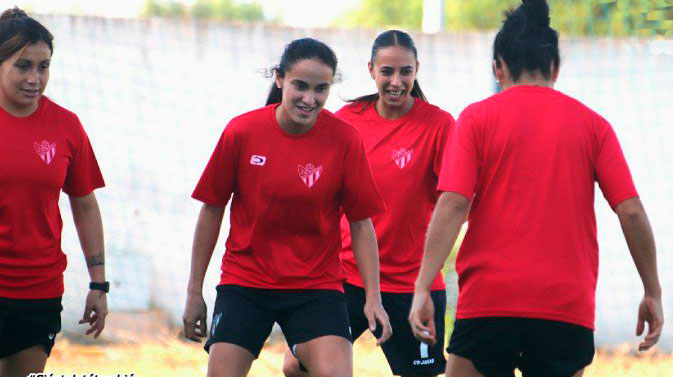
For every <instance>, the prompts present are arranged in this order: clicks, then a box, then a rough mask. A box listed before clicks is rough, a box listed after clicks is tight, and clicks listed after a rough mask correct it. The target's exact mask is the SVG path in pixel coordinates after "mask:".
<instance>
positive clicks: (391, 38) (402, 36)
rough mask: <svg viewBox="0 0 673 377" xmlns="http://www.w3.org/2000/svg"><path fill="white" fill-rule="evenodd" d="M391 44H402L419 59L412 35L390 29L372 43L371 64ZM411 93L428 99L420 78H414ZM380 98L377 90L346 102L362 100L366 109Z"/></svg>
mask: <svg viewBox="0 0 673 377" xmlns="http://www.w3.org/2000/svg"><path fill="white" fill-rule="evenodd" d="M391 46H401V47H404V48H406V49H408V50H410V51H411V52H413V53H414V58H415V59H417V60H418V51H417V50H416V44H415V43H414V40H413V39H411V36H410V35H409V34H407V33H405V32H403V31H401V30H388V31H384V32H383V33H381V34H379V36H378V37H376V39H375V40H374V44H373V45H372V55H371V57H370V59H369V62H370V64H371V65H374V59H376V54H377V53H378V52H379V50H380V49H382V48H385V47H391ZM409 94H411V96H412V97H415V98H420V99H422V100H423V101H426V102H427V101H428V100H427V99H426V98H425V94H424V93H423V90H421V86H420V85H419V84H418V80H414V86H413V87H412V88H411V92H410V93H409ZM378 99H379V93H378V92H377V93H374V94H367V95H364V96H360V97H357V98H355V99H351V100H347V101H346V102H362V103H363V107H362V110H364V109H366V108H368V107H370V106H373V105H374V104H375V103H376V101H377V100H378Z"/></svg>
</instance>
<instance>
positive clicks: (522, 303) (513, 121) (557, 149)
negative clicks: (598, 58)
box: [439, 86, 638, 329]
mask: <svg viewBox="0 0 673 377" xmlns="http://www.w3.org/2000/svg"><path fill="white" fill-rule="evenodd" d="M596 181H598V184H599V185H600V188H601V190H602V191H603V195H604V196H605V198H606V199H607V201H608V202H609V203H610V206H612V207H613V208H614V206H616V205H617V204H619V203H620V202H622V201H624V200H626V199H629V198H632V197H636V196H637V195H638V193H637V192H636V189H635V187H634V185H633V180H632V178H631V173H630V172H629V168H628V166H627V164H626V160H625V158H624V154H623V153H622V150H621V147H620V145H619V142H618V140H617V137H616V135H615V133H614V131H613V130H612V127H611V126H610V124H609V123H608V122H607V121H606V120H605V119H603V118H602V117H601V116H599V115H598V114H596V113H595V112H593V111H592V110H590V109H589V108H587V107H586V106H584V105H582V104H581V103H580V102H578V101H577V100H575V99H573V98H570V97H568V96H566V95H564V94H562V93H560V92H557V91H555V90H554V89H551V88H545V87H534V86H515V87H512V88H510V89H508V90H506V91H504V92H502V93H500V94H496V95H494V96H492V97H490V98H488V99H486V100H484V101H481V102H478V103H475V104H472V105H470V106H469V107H467V108H466V109H465V110H464V111H463V113H462V114H461V115H460V118H459V119H458V123H457V127H456V131H455V132H454V133H453V136H452V137H451V142H450V144H449V147H447V151H446V153H445V160H444V168H443V169H442V174H441V176H440V182H439V189H440V190H442V191H451V192H455V193H458V194H461V195H463V196H465V197H466V198H468V199H471V200H472V199H473V200H472V206H471V208H470V214H469V219H468V225H469V226H468V228H467V234H466V235H465V239H464V240H463V244H462V246H461V248H460V252H459V253H458V258H457V261H456V270H457V272H458V282H459V286H460V293H459V296H458V308H457V313H456V317H457V318H474V317H491V316H496V317H502V316H507V317H528V318H541V319H550V320H557V321H563V322H569V323H574V324H577V325H581V326H585V327H588V328H591V329H593V328H594V315H595V291H596V280H597V278H598V244H597V240H596V218H595V214H594V186H595V185H594V182H596Z"/></svg>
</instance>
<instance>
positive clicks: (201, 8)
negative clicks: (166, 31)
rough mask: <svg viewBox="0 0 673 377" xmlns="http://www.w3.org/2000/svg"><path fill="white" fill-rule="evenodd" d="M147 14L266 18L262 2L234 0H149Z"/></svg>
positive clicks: (227, 19)
mask: <svg viewBox="0 0 673 377" xmlns="http://www.w3.org/2000/svg"><path fill="white" fill-rule="evenodd" d="M145 15H147V16H156V17H174V18H177V17H193V18H199V19H214V20H224V21H247V22H252V21H262V20H264V12H263V10H262V6H261V4H259V3H257V2H252V3H240V4H238V3H235V2H234V1H233V0H197V1H196V2H195V3H194V4H193V5H191V6H185V5H184V4H181V3H177V2H175V1H168V2H162V1H158V0H147V2H146V3H145Z"/></svg>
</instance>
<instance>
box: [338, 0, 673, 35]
mask: <svg viewBox="0 0 673 377" xmlns="http://www.w3.org/2000/svg"><path fill="white" fill-rule="evenodd" d="M548 3H549V6H550V8H551V12H552V27H554V28H556V29H557V30H559V31H560V32H561V33H562V34H564V35H580V36H587V35H588V36H596V35H598V36H600V35H612V36H626V35H638V36H651V35H653V34H657V35H664V36H673V0H618V1H617V0H612V1H605V0H548ZM519 4H521V1H519V0H470V1H465V0H444V26H445V30H456V31H465V30H488V29H496V28H498V27H500V23H501V22H502V19H503V17H502V13H503V11H505V10H506V9H508V8H514V7H516V6H518V5H519ZM422 19H423V0H399V1H390V0H389V1H386V0H362V2H361V4H360V6H359V7H356V8H354V9H352V10H351V11H349V12H348V13H346V14H345V15H344V16H342V17H340V18H338V19H337V20H336V21H335V24H336V25H339V26H347V27H365V28H384V27H385V28H387V27H400V28H404V29H408V30H418V29H420V28H421V22H422Z"/></svg>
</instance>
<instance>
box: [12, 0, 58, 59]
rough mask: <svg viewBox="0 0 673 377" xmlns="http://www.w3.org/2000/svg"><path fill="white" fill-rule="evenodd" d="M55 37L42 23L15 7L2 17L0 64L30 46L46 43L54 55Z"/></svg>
mask: <svg viewBox="0 0 673 377" xmlns="http://www.w3.org/2000/svg"><path fill="white" fill-rule="evenodd" d="M53 40H54V37H53V36H52V35H51V33H50V32H49V30H47V28H45V27H44V26H42V24H41V23H39V22H37V21H36V20H34V19H32V18H30V17H28V15H27V14H26V12H24V11H22V10H21V9H19V8H17V7H14V8H10V9H7V10H5V11H4V12H2V15H0V63H2V62H4V61H5V60H7V59H9V58H10V57H12V55H14V54H15V53H16V52H17V51H19V50H21V49H22V48H23V47H24V46H26V45H28V44H35V43H37V42H44V43H46V44H47V46H49V50H50V51H51V52H52V53H53V52H54V46H53Z"/></svg>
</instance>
